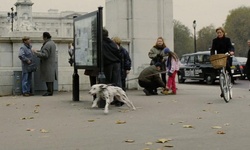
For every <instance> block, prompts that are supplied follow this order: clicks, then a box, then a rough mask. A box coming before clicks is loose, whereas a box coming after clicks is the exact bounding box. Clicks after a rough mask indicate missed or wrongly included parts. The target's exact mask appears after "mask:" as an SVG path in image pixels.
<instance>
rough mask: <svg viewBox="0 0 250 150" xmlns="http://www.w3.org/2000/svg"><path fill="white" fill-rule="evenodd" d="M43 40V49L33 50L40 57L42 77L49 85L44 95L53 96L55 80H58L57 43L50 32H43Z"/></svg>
mask: <svg viewBox="0 0 250 150" xmlns="http://www.w3.org/2000/svg"><path fill="white" fill-rule="evenodd" d="M43 40H44V43H43V46H42V48H41V50H40V51H37V50H33V51H34V53H35V54H36V55H37V57H39V58H40V73H41V74H40V77H41V80H42V81H44V82H46V85H47V92H46V93H45V94H44V95H43V96H52V95H53V91H54V81H55V80H57V73H56V44H55V42H54V41H52V40H51V35H50V34H49V33H48V32H44V33H43Z"/></svg>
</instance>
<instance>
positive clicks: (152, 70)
mask: <svg viewBox="0 0 250 150" xmlns="http://www.w3.org/2000/svg"><path fill="white" fill-rule="evenodd" d="M160 71H161V63H155V64H154V65H152V66H149V67H147V68H145V69H144V70H142V72H141V73H140V75H139V77H138V83H139V85H140V86H141V87H143V88H144V89H143V92H144V93H145V94H146V95H147V96H149V95H158V93H157V88H158V87H162V88H163V89H165V84H164V82H163V81H162V79H161V77H160V75H159V73H161V72H160Z"/></svg>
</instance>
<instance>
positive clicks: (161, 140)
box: [156, 138, 172, 143]
mask: <svg viewBox="0 0 250 150" xmlns="http://www.w3.org/2000/svg"><path fill="white" fill-rule="evenodd" d="M171 140H172V139H165V138H162V139H158V140H157V141H156V143H166V142H168V141H171Z"/></svg>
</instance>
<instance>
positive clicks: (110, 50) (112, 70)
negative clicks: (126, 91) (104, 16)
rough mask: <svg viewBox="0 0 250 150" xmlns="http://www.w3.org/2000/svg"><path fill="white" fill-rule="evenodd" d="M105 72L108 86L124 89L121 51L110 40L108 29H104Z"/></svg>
mask: <svg viewBox="0 0 250 150" xmlns="http://www.w3.org/2000/svg"><path fill="white" fill-rule="evenodd" d="M103 70H104V74H105V77H106V84H112V85H114V86H119V87H122V83H121V51H120V49H119V48H118V46H117V45H116V44H115V42H114V41H112V40H111V39H110V38H109V33H108V30H107V29H105V28H104V29H103Z"/></svg>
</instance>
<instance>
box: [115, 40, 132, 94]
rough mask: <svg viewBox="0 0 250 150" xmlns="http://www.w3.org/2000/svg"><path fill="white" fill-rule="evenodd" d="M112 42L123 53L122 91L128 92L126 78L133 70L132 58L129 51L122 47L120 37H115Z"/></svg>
mask: <svg viewBox="0 0 250 150" xmlns="http://www.w3.org/2000/svg"><path fill="white" fill-rule="evenodd" d="M112 40H113V41H114V42H115V43H116V44H117V46H118V47H119V49H120V51H121V82H122V89H123V90H124V91H126V78H127V75H128V74H129V72H130V70H131V58H130V56H129V53H128V51H127V50H126V49H125V48H124V47H122V46H121V42H122V41H121V39H120V38H119V37H113V38H112Z"/></svg>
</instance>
